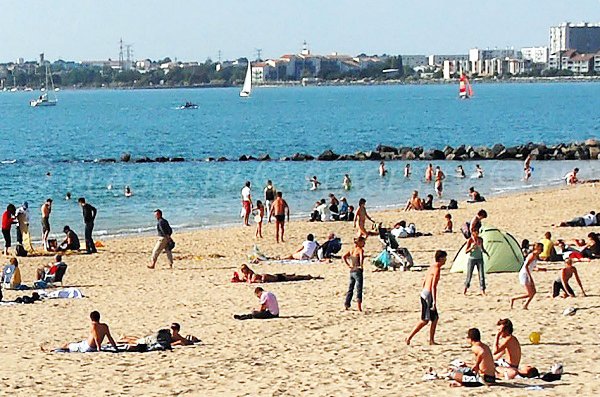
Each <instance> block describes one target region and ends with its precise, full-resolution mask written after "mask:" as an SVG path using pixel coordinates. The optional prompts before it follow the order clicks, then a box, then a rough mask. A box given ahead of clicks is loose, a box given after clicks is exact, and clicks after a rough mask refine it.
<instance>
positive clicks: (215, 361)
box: [0, 185, 600, 396]
mask: <svg viewBox="0 0 600 397" xmlns="http://www.w3.org/2000/svg"><path fill="white" fill-rule="evenodd" d="M326 194H327V192H326V191H323V196H324V197H325V196H326ZM598 197H599V196H598V188H597V187H595V186H592V185H581V186H577V187H573V188H566V187H565V188H560V189H557V190H551V191H541V192H529V193H519V194H516V195H511V196H503V197H494V198H491V200H490V201H488V202H486V203H482V205H479V204H477V205H473V204H466V203H464V201H463V202H460V203H459V207H460V208H459V209H458V210H454V211H452V214H453V218H454V229H455V232H454V233H453V234H443V233H442V230H443V227H444V215H445V214H446V212H445V211H426V212H408V213H405V212H401V211H399V210H394V211H386V212H380V213H372V214H371V216H372V217H373V218H375V220H376V221H378V222H383V223H384V224H385V225H388V226H389V225H391V224H393V223H394V222H395V221H398V220H400V219H405V220H407V221H408V222H414V223H416V225H417V228H418V230H419V231H422V232H430V233H432V234H433V235H432V236H428V237H419V238H413V239H404V240H402V241H401V244H403V245H405V246H406V247H407V248H409V250H410V251H411V252H412V254H413V256H414V258H415V262H416V263H417V264H424V265H429V264H431V263H432V261H433V254H434V251H435V250H436V249H443V250H446V251H448V254H449V259H448V264H447V265H446V266H445V267H444V269H443V272H442V277H441V281H440V284H439V294H440V295H439V298H438V300H439V304H438V307H439V311H440V322H439V326H438V332H437V338H436V339H437V342H438V343H440V345H438V346H429V345H428V344H427V332H425V331H426V330H423V331H422V332H421V333H419V334H418V335H417V336H416V337H415V339H414V340H413V342H412V345H411V346H406V344H405V343H404V339H405V338H406V336H407V334H408V333H409V332H410V331H411V329H412V328H413V326H414V325H415V324H416V322H417V321H418V320H419V316H420V304H419V292H420V288H421V283H422V279H423V276H424V272H418V271H408V272H401V271H396V272H377V273H376V272H373V269H374V267H373V266H372V265H371V263H370V261H371V257H373V256H374V255H376V254H377V253H379V252H380V251H381V249H382V245H381V243H380V242H379V240H378V239H377V238H370V239H369V240H368V241H367V245H366V253H367V255H368V259H367V260H366V262H368V263H367V264H366V271H365V296H364V302H363V305H364V308H365V311H364V312H363V313H360V312H358V311H356V310H355V309H354V308H353V309H354V310H350V311H346V310H344V305H343V300H344V296H345V292H346V289H347V283H348V271H347V269H346V267H345V266H344V264H343V262H342V261H341V260H339V259H337V260H334V261H333V263H331V264H327V263H312V264H302V265H300V264H281V263H261V264H259V265H251V267H252V268H253V269H254V270H256V271H257V272H262V273H266V272H268V273H281V272H287V273H297V274H312V275H320V276H322V277H324V279H323V280H314V281H302V282H293V283H276V284H265V285H266V287H265V288H266V289H267V290H270V291H272V292H274V293H275V294H276V295H277V298H278V300H279V304H280V307H281V317H280V318H279V319H274V320H250V321H237V320H234V319H233V317H232V315H233V314H234V313H245V312H248V311H249V310H251V309H252V308H254V307H256V306H257V305H258V300H257V298H256V297H255V296H254V294H253V290H254V288H255V286H256V285H247V284H243V283H242V284H234V283H231V282H230V278H231V276H232V273H233V271H235V270H238V269H239V266H240V265H241V264H242V263H245V262H247V256H248V254H249V253H250V252H251V250H252V246H253V244H255V242H256V241H255V239H254V232H255V229H254V227H241V226H240V227H231V228H226V229H225V228H224V229H210V230H208V229H207V230H199V231H194V232H189V233H176V234H174V239H175V240H176V242H177V247H176V249H175V251H174V255H175V256H176V260H175V267H174V269H172V270H170V269H168V268H167V266H166V260H165V257H164V256H161V258H160V259H159V263H158V266H157V269H156V270H149V269H147V268H146V265H147V264H148V263H149V257H150V252H151V250H152V246H153V244H154V241H155V238H154V237H132V238H124V239H116V240H109V241H105V242H104V243H105V245H106V247H105V248H104V249H102V250H101V252H100V253H99V254H98V255H89V256H88V255H73V256H68V257H67V258H66V260H65V261H66V262H67V264H68V265H69V268H68V271H67V274H66V277H65V286H74V287H78V288H80V289H81V291H82V292H83V293H84V294H85V296H86V298H85V299H80V300H67V299H65V300H52V301H50V300H46V301H44V302H41V303H36V304H33V305H14V306H0V312H1V318H2V320H1V321H0V341H2V343H1V344H0V363H2V365H0V395H14V396H31V395H35V396H44V395H56V394H57V393H61V394H63V395H78V396H84V395H86V396H87V395H89V396H94V395H103V396H117V395H125V394H130V395H144V396H154V395H186V396H187V395H204V396H213V395H225V396H258V395H261V396H290V395H291V396H295V395H317V396H362V395H364V396H398V395H406V396H417V395H433V394H434V393H435V394H436V395H465V394H467V393H468V394H469V395H483V394H488V395H504V396H522V395H539V396H545V395H575V394H578V395H581V396H591V395H597V394H600V379H599V378H600V375H598V374H600V349H599V347H600V342H598V326H599V325H600V320H599V318H598V316H597V311H598V308H600V263H599V261H592V262H591V263H580V264H577V268H578V270H579V272H580V275H581V278H582V281H583V285H584V287H585V288H586V292H587V293H588V295H589V296H588V297H587V298H584V297H581V294H580V293H579V290H578V289H577V288H576V287H575V286H574V288H575V291H576V293H578V296H577V298H573V299H569V300H563V299H555V300H553V299H551V298H550V297H549V293H550V288H551V285H552V281H553V280H554V279H555V278H556V276H557V275H556V269H558V268H559V267H560V266H561V265H560V264H559V263H555V264H551V265H550V266H549V269H550V271H548V272H545V273H543V272H536V273H535V274H534V278H535V280H536V284H537V286H538V295H537V296H536V297H535V298H534V300H533V302H532V304H531V305H530V309H529V310H528V311H524V310H522V309H521V308H520V305H519V304H517V305H516V308H515V309H513V310H510V309H509V296H511V295H515V294H517V293H521V292H522V287H521V286H520V285H519V282H518V275H517V273H503V274H489V275H488V276H487V282H488V296H485V297H481V296H478V295H477V288H476V287H477V281H476V278H474V280H473V281H474V283H473V285H472V287H471V292H470V295H468V296H463V294H462V289H463V281H464V275H463V274H450V273H449V269H450V266H451V260H452V259H453V257H454V255H455V254H456V252H457V251H458V249H459V248H460V247H461V245H462V244H463V242H464V238H463V236H462V235H461V234H460V232H459V231H458V229H459V227H460V225H461V224H462V223H463V222H464V221H466V220H469V219H470V218H472V216H473V215H474V213H475V212H476V211H477V210H478V209H480V208H485V209H486V210H487V211H488V213H489V217H488V219H487V222H485V224H487V225H495V226H497V227H499V228H501V229H503V230H506V231H508V232H510V233H511V234H513V235H514V236H515V237H516V238H517V240H518V241H519V242H520V241H521V239H523V238H528V239H529V240H530V241H537V240H538V239H539V238H540V237H541V236H542V234H543V233H544V232H546V231H551V232H552V234H553V236H554V237H555V238H563V239H567V240H572V239H573V238H585V236H586V235H587V233H589V232H590V231H595V232H600V227H589V228H557V227H553V226H551V225H552V224H556V223H558V222H559V221H561V220H568V219H571V218H573V217H575V216H580V215H583V214H585V213H587V212H588V211H589V210H596V211H598V210H600V199H599V198H598ZM405 199H406V198H405V197H402V198H400V199H399V201H404V200H405ZM175 210H176V209H170V208H163V211H164V216H165V218H166V219H169V214H170V213H171V212H172V211H175ZM237 210H238V209H232V211H237ZM304 210H305V209H304ZM293 211H294V208H292V212H293ZM140 216H143V214H141V215H140ZM147 216H148V217H152V214H151V213H150V214H147ZM330 231H333V232H336V233H337V234H338V235H339V236H340V237H341V238H342V241H343V242H344V248H343V252H345V251H346V250H347V249H349V248H350V246H351V241H352V237H353V236H354V234H355V231H354V230H353V229H352V224H351V223H342V222H330V223H309V222H304V221H293V222H292V223H291V224H290V225H288V230H287V234H286V242H285V243H284V244H276V243H275V239H274V227H273V226H272V225H266V226H265V227H264V231H263V232H264V235H265V238H264V239H262V240H261V241H259V242H258V245H259V247H260V249H261V251H262V252H264V253H265V254H267V255H269V256H277V255H287V254H290V253H292V252H293V251H295V250H296V249H297V247H298V246H299V245H300V244H301V243H302V241H304V238H305V236H306V234H307V233H310V232H312V233H314V234H315V236H316V238H317V240H318V241H323V240H324V239H325V237H326V235H327V233H328V232H330ZM49 260H50V257H30V258H25V259H23V260H21V272H22V276H23V282H25V283H28V284H31V283H32V280H33V279H34V276H35V269H36V268H37V267H38V266H40V265H42V264H44V263H47V262H48V261H49ZM265 285H263V286H265ZM25 292H26V291H25ZM23 294H24V292H16V291H6V290H5V291H4V295H5V298H4V299H5V300H8V299H14V298H15V297H17V296H20V295H23ZM568 306H575V307H577V308H578V309H579V310H578V311H577V313H576V315H575V316H572V317H564V316H563V315H562V312H563V310H564V309H565V308H566V307H568ZM92 310H98V311H100V313H101V314H102V320H103V321H105V322H107V323H108V324H109V325H110V327H111V331H112V333H113V335H114V336H117V335H122V334H125V335H140V336H142V335H146V334H150V333H152V332H154V331H156V330H158V329H159V328H164V327H166V326H167V325H168V324H170V323H171V322H174V321H176V322H179V323H181V324H182V333H183V334H194V335H196V336H198V337H199V338H200V339H202V341H203V342H202V343H201V344H199V345H196V346H193V347H186V348H177V349H175V350H173V351H172V352H155V353H144V354H138V353H123V354H111V353H94V354H57V353H47V352H43V351H41V349H40V346H42V347H44V348H45V349H52V348H54V347H58V346H60V345H62V344H63V343H65V342H73V341H79V340H81V339H82V338H84V337H85V336H86V335H87V333H88V328H89V320H88V315H89V312H90V311H92ZM505 317H508V318H510V319H511V320H512V321H513V323H514V325H515V335H516V336H517V338H519V339H520V341H521V343H522V345H523V359H522V364H525V365H534V366H536V367H538V368H539V369H540V371H548V370H549V368H550V366H551V365H552V364H553V363H555V362H561V363H563V365H564V369H565V372H566V373H565V375H563V378H562V380H560V381H557V382H553V383H546V382H543V381H540V380H523V379H521V380H513V381H501V382H500V385H499V386H493V387H491V388H479V389H471V390H469V391H467V390H464V389H463V390H460V389H458V390H457V389H452V388H449V387H448V382H447V381H441V380H439V381H433V382H427V381H422V380H421V378H422V376H423V374H424V373H425V372H426V371H427V370H428V369H429V367H433V368H434V369H435V370H437V371H438V372H443V370H444V369H445V368H446V366H447V364H448V363H449V362H450V361H451V360H453V359H456V358H460V359H462V360H463V361H467V360H471V353H470V349H469V348H468V345H467V343H466V339H465V336H466V331H467V329H468V328H471V327H478V328H479V329H480V330H481V332H482V339H483V341H484V342H485V343H488V344H493V341H494V336H495V333H496V325H495V324H496V322H497V321H498V319H500V318H505ZM532 331H537V332H540V333H541V334H542V336H541V343H540V344H539V345H533V344H531V343H530V342H529V340H528V335H529V333H530V332H532ZM530 386H539V387H541V388H543V389H542V390H540V391H530V390H527V389H526V388H527V387H530Z"/></svg>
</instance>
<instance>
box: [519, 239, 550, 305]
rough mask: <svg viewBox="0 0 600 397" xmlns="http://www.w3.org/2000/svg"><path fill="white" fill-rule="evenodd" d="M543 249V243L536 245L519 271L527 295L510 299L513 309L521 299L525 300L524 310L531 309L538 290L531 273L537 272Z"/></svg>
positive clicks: (540, 269)
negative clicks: (530, 305) (530, 306)
mask: <svg viewBox="0 0 600 397" xmlns="http://www.w3.org/2000/svg"><path fill="white" fill-rule="evenodd" d="M543 249H544V246H543V245H542V244H541V243H536V244H535V246H534V248H533V251H532V252H531V253H530V254H529V255H528V256H527V257H526V258H525V262H524V263H523V266H522V267H521V270H520V271H519V282H520V283H521V285H522V286H523V287H525V292H526V294H525V295H518V296H515V297H512V298H511V299H510V308H511V309H512V308H513V306H514V304H515V301H517V300H520V299H525V304H524V305H523V309H525V310H527V308H528V307H529V304H530V303H531V301H532V300H533V297H534V296H535V293H536V289H535V283H534V281H533V276H532V275H531V272H532V271H534V270H536V265H537V262H538V259H539V255H540V253H541V252H542V250H543ZM537 270H538V271H545V270H546V269H544V268H538V269H537Z"/></svg>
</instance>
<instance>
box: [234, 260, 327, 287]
mask: <svg viewBox="0 0 600 397" xmlns="http://www.w3.org/2000/svg"><path fill="white" fill-rule="evenodd" d="M240 272H241V273H242V277H240V278H239V281H242V282H248V283H279V282H285V281H304V280H321V279H323V277H321V276H316V277H315V276H311V275H310V274H307V275H303V274H286V273H277V274H267V273H264V274H257V273H255V272H254V271H253V270H252V269H250V267H248V265H246V264H243V265H242V267H241V268H240ZM236 274H237V273H234V279H235V275H236Z"/></svg>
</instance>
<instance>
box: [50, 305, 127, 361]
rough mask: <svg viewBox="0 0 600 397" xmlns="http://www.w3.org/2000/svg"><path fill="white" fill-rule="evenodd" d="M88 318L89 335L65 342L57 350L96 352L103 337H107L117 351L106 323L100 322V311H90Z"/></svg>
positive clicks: (100, 345)
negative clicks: (89, 322) (78, 340)
mask: <svg viewBox="0 0 600 397" xmlns="http://www.w3.org/2000/svg"><path fill="white" fill-rule="evenodd" d="M90 320H91V322H92V326H91V328H90V335H89V336H88V337H87V339H84V340H82V341H81V342H75V343H66V344H64V345H63V346H61V347H60V348H58V349H57V351H60V352H69V353H90V352H96V351H98V350H99V349H100V348H101V347H102V341H103V340H104V338H105V337H106V338H107V339H108V341H109V342H110V344H111V345H112V347H113V349H115V351H117V344H116V343H115V340H114V339H113V337H112V336H111V334H110V330H109V328H108V325H107V324H105V323H101V322H100V313H99V312H97V311H93V312H91V313H90Z"/></svg>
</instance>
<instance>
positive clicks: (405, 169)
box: [404, 164, 412, 178]
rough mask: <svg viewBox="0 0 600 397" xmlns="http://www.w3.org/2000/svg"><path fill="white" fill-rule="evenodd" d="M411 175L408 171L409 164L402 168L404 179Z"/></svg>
mask: <svg viewBox="0 0 600 397" xmlns="http://www.w3.org/2000/svg"><path fill="white" fill-rule="evenodd" d="M411 173H412V171H411V170H410V164H406V165H405V166H404V177H405V178H410V174H411Z"/></svg>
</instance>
